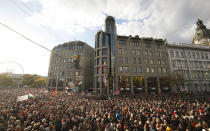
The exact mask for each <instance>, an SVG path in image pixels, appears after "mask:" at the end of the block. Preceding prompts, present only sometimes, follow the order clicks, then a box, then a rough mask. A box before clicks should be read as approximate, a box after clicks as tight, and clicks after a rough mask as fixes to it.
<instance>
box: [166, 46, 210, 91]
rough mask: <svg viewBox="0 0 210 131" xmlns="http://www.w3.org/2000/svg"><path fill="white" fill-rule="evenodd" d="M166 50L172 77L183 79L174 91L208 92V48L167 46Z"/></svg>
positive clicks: (209, 54) (209, 68)
mask: <svg viewBox="0 0 210 131" xmlns="http://www.w3.org/2000/svg"><path fill="white" fill-rule="evenodd" d="M167 49H168V54H169V55H168V56H169V60H170V70H171V73H172V75H173V76H176V75H179V76H180V77H183V82H181V83H180V85H179V86H178V88H177V86H175V88H173V89H174V91H178V90H180V89H181V90H183V89H184V91H187V92H189V93H204V92H210V46H203V45H195V44H168V45H167ZM177 89H178V90H177Z"/></svg>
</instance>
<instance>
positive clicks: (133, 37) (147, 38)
mask: <svg viewBox="0 0 210 131" xmlns="http://www.w3.org/2000/svg"><path fill="white" fill-rule="evenodd" d="M117 37H118V38H125V39H128V38H130V39H139V40H140V39H142V40H148V41H153V40H154V41H159V42H163V41H165V40H163V39H157V38H152V37H139V36H138V35H135V36H132V35H129V36H124V35H118V36H117Z"/></svg>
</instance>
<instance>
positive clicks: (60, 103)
mask: <svg viewBox="0 0 210 131" xmlns="http://www.w3.org/2000/svg"><path fill="white" fill-rule="evenodd" d="M29 91H30V92H33V94H35V97H34V98H29V99H28V100H24V101H18V102H17V101H16V98H17V96H21V95H24V94H27V93H28V92H29ZM44 95H45V97H43V94H42V93H40V91H39V89H30V88H26V89H25V88H22V89H0V102H1V105H0V131H187V130H188V131H194V130H195V131H203V130H206V131H207V130H209V129H210V101H209V100H210V99H209V98H210V97H209V96H207V95H202V96H200V95H189V94H173V95H172V94H168V95H167V94H165V95H163V94H159V95H143V94H141V95H132V96H130V95H123V94H121V95H117V96H115V97H113V98H111V99H102V100H101V99H87V98H85V97H84V96H83V95H81V94H71V95H67V94H66V93H65V92H59V91H58V92H57V93H56V94H54V93H53V92H52V93H50V92H49V93H48V94H44Z"/></svg>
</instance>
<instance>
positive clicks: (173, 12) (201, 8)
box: [27, 0, 210, 42]
mask: <svg viewBox="0 0 210 131" xmlns="http://www.w3.org/2000/svg"><path fill="white" fill-rule="evenodd" d="M27 1H29V0H27ZM40 3H41V4H42V7H43V9H42V10H41V12H38V13H34V15H33V16H32V17H31V18H29V19H32V20H33V18H35V17H37V16H39V17H42V18H43V19H45V21H47V23H48V25H49V26H50V27H52V28H53V29H54V30H61V31H66V32H67V33H69V34H75V33H77V32H79V33H81V32H84V31H86V29H87V28H88V29H95V28H98V27H102V26H103V25H104V20H105V15H112V16H114V17H115V18H116V19H123V20H127V22H123V23H121V24H118V25H117V26H118V28H117V29H118V33H119V34H126V35H129V34H133V35H140V36H146V37H159V38H166V39H168V40H169V41H176V42H182V41H183V42H191V39H192V37H193V33H192V31H194V30H191V28H192V27H193V26H194V24H195V22H196V19H197V17H200V18H201V19H202V20H204V23H207V25H209V23H210V22H209V21H210V18H208V15H209V14H208V13H209V12H210V8H209V7H208V6H209V5H210V1H209V0H203V1H202V2H201V1H200V0H191V1H190V2H189V1H187V0H176V1H173V0H132V1H130V0H106V1H99V0H83V1H81V0H40Z"/></svg>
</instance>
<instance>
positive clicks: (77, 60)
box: [74, 55, 80, 69]
mask: <svg viewBox="0 0 210 131" xmlns="http://www.w3.org/2000/svg"><path fill="white" fill-rule="evenodd" d="M79 63H80V56H79V55H75V56H74V67H75V68H76V69H79V68H80V65H79Z"/></svg>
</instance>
